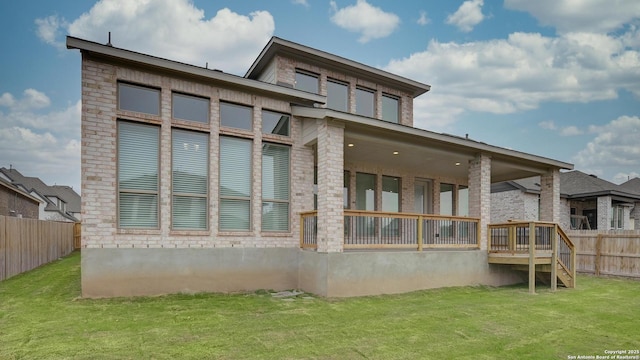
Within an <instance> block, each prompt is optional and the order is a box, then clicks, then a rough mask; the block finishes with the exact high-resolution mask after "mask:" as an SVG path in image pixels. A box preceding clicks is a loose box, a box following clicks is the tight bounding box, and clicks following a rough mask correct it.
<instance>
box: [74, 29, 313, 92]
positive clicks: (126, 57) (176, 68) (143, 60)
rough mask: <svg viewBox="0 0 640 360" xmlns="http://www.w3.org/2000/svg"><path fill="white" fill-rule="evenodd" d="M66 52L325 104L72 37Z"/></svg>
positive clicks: (265, 85) (261, 84) (285, 89)
mask: <svg viewBox="0 0 640 360" xmlns="http://www.w3.org/2000/svg"><path fill="white" fill-rule="evenodd" d="M67 49H78V50H80V51H86V52H89V53H92V54H96V55H100V56H103V57H108V58H113V59H118V60H120V61H126V62H132V63H138V64H143V65H145V66H150V67H154V68H157V69H161V70H164V71H171V72H179V73H183V74H188V75H191V76H196V77H200V78H204V79H207V80H211V81H215V82H220V83H225V84H228V85H233V86H237V87H242V88H245V89H249V90H253V91H257V92H267V93H272V94H276V95H278V96H282V97H286V98H289V99H291V100H293V102H295V103H302V104H314V103H320V104H324V103H325V102H326V97H325V96H321V95H317V94H312V93H307V92H304V91H300V90H296V89H292V88H288V87H284V86H279V85H275V84H270V83H265V82H262V81H257V80H252V79H247V78H244V77H240V76H236V75H231V74H227V73H224V72H222V71H218V70H211V69H206V68H202V67H198V66H194V65H189V64H185V63H181V62H177V61H173V60H168V59H163V58H160V57H156V56H152V55H147V54H142V53H138V52H135V51H130V50H125V49H120V48H116V47H113V46H108V45H103V44H99V43H96V42H93V41H88V40H84V39H80V38H76V37H72V36H67Z"/></svg>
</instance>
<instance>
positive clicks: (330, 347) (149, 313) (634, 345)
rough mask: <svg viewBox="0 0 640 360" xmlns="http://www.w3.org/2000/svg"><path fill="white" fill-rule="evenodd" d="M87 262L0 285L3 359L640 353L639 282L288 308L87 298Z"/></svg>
mask: <svg viewBox="0 0 640 360" xmlns="http://www.w3.org/2000/svg"><path fill="white" fill-rule="evenodd" d="M79 296H80V254H79V253H74V254H72V255H71V256H68V257H66V258H63V259H60V260H58V261H56V262H54V263H52V264H49V265H46V266H43V267H40V268H38V269H35V270H33V271H30V272H28V273H25V274H22V275H18V276H16V277H13V278H10V279H8V280H5V281H3V282H0V359H147V358H148V359H175V358H180V359H182V358H193V359H203V358H205V359H206V358H221V359H247V358H250V359H254V358H258V359H299V358H304V359H308V358H311V359H360V358H363V359H417V358H420V359H454V358H455V359H465V358H468V359H496V358H499V359H567V357H568V356H569V355H576V356H577V355H604V351H605V350H631V349H638V348H640V326H638V323H639V320H640V282H638V281H633V280H625V279H613V278H608V279H606V278H595V277H590V276H580V277H579V278H578V288H577V289H571V290H569V289H559V290H558V291H557V292H556V293H551V292H550V291H549V290H548V289H547V288H544V287H542V286H540V287H539V288H538V294H537V295H530V294H528V292H527V288H526V285H523V286H516V287H501V288H492V287H461V288H446V289H436V290H428V291H419V292H414V293H410V294H402V295H388V296H376V297H360V298H351V299H323V298H317V297H313V296H310V295H308V294H305V295H299V296H297V297H295V298H291V299H288V300H283V299H276V298H273V297H272V296H271V295H270V294H269V293H268V292H266V291H258V292H256V293H251V294H233V295H223V294H196V295H169V296H161V297H140V298H116V299H99V300H91V299H81V298H80V297H79Z"/></svg>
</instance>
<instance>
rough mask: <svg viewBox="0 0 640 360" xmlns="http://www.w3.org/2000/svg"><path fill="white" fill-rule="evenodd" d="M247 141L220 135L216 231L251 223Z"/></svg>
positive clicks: (249, 162) (241, 226) (238, 227)
mask: <svg viewBox="0 0 640 360" xmlns="http://www.w3.org/2000/svg"><path fill="white" fill-rule="evenodd" d="M252 145H253V142H252V141H251V140H246V139H239V138H234V137H227V136H221V137H220V208H219V211H220V216H219V221H220V230H222V231H233V230H240V231H246V230H249V229H250V226H251V179H252V177H251V168H252V163H251V153H252V151H251V147H252Z"/></svg>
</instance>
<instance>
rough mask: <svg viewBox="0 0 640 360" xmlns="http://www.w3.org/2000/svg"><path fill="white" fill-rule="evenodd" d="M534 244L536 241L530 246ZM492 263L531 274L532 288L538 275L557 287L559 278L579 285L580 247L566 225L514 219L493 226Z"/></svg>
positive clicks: (566, 282)
mask: <svg viewBox="0 0 640 360" xmlns="http://www.w3.org/2000/svg"><path fill="white" fill-rule="evenodd" d="M530 244H534V245H533V246H530ZM488 252H489V263H490V264H502V265H505V266H510V267H511V268H512V269H514V270H519V271H525V272H527V273H528V274H529V291H530V292H531V293H535V283H536V278H537V279H538V280H539V281H541V282H543V283H546V284H550V286H551V289H552V290H553V291H555V290H556V288H557V285H558V281H560V284H561V285H564V286H565V287H567V288H575V287H576V250H575V246H574V244H573V242H571V240H570V239H569V237H568V236H567V234H566V233H565V232H564V231H563V230H562V228H561V227H560V226H559V225H558V224H555V223H550V222H539V221H536V222H526V221H514V222H509V223H505V224H491V225H489V243H488Z"/></svg>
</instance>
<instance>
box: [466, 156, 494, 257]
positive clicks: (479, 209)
mask: <svg viewBox="0 0 640 360" xmlns="http://www.w3.org/2000/svg"><path fill="white" fill-rule="evenodd" d="M469 216H471V217H477V218H480V225H479V226H480V241H479V242H480V249H481V250H487V237H488V228H487V226H488V225H489V223H490V222H491V157H489V156H487V155H485V154H478V155H477V156H476V158H475V159H473V160H471V161H469Z"/></svg>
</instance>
